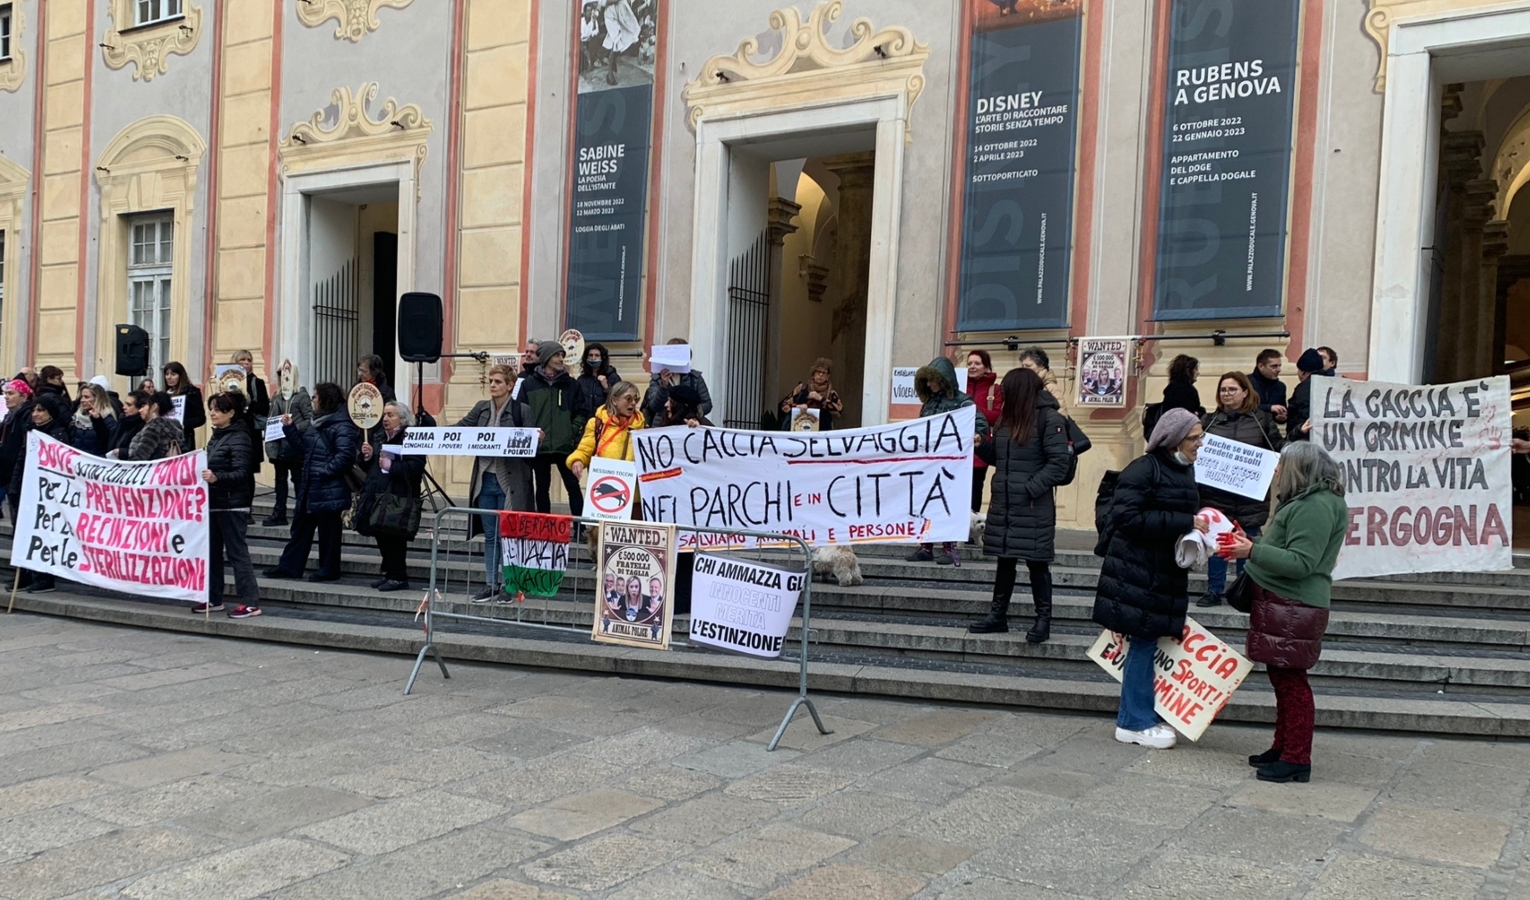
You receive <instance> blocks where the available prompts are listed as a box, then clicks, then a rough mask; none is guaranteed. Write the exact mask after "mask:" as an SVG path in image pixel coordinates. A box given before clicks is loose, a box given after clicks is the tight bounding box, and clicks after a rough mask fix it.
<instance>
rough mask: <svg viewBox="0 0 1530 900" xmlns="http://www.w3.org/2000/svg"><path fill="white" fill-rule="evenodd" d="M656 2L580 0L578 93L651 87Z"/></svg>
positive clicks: (655, 47) (656, 36) (656, 39)
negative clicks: (638, 86) (635, 86)
mask: <svg viewBox="0 0 1530 900" xmlns="http://www.w3.org/2000/svg"><path fill="white" fill-rule="evenodd" d="M658 12H659V2H658V0H582V2H581V3H580V5H579V21H578V22H576V23H575V26H574V27H575V28H577V29H578V30H579V93H581V94H584V93H589V92H591V91H603V90H607V89H609V88H617V87H631V86H633V85H639V84H653V66H654V61H655V59H656V57H657V56H658V49H659V29H658Z"/></svg>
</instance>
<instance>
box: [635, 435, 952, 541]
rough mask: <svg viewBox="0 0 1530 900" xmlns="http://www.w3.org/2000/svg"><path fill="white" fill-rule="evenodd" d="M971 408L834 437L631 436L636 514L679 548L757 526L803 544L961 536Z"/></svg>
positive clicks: (737, 537)
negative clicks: (672, 534) (662, 529)
mask: <svg viewBox="0 0 1530 900" xmlns="http://www.w3.org/2000/svg"><path fill="white" fill-rule="evenodd" d="M975 414H976V408H975V407H972V406H966V407H963V408H961V409H958V410H955V411H953V412H947V413H941V414H939V415H935V416H930V417H929V418H924V419H916V420H914V421H912V422H900V423H898V424H894V425H879V426H873V427H870V428H855V429H848V430H845V431H823V432H802V433H793V432H777V431H736V430H734V429H731V428H685V427H679V428H658V429H644V430H642V431H636V432H633V434H632V440H633V442H634V444H635V445H636V448H637V465H638V482H639V485H640V487H639V499H640V500H641V501H642V504H643V518H644V519H645V520H647V521H650V522H673V523H675V524H676V525H679V526H680V537H681V546H680V549H681V550H692V549H702V550H708V549H724V548H743V547H753V546H758V545H759V542H757V541H756V539H754V538H747V537H744V536H741V535H727V534H705V535H697V534H687V533H686V532H685V526H687V525H695V526H700V527H703V528H723V529H734V528H736V529H739V530H747V531H769V532H778V533H782V534H790V535H795V536H797V537H800V538H801V539H802V540H804V541H806V542H807V543H809V544H811V545H813V546H826V545H830V544H860V543H916V542H920V543H931V542H935V541H963V540H966V539H967V532H968V526H969V524H970V523H969V519H970V513H969V506H970V503H971V499H972V448H973V431H974V428H975V421H976V419H975Z"/></svg>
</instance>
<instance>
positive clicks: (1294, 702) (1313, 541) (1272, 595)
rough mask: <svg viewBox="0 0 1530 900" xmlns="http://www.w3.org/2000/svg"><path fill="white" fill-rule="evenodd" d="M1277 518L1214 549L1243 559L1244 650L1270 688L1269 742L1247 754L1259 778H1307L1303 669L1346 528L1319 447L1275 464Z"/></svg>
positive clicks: (1308, 714)
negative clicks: (1253, 537) (1247, 596)
mask: <svg viewBox="0 0 1530 900" xmlns="http://www.w3.org/2000/svg"><path fill="white" fill-rule="evenodd" d="M1273 487H1274V493H1275V503H1276V506H1275V515H1274V518H1272V519H1271V520H1270V524H1269V526H1268V527H1267V528H1265V531H1264V534H1263V535H1262V536H1260V537H1259V538H1258V539H1257V541H1250V540H1249V539H1248V536H1247V535H1245V534H1243V533H1242V532H1241V531H1240V532H1238V533H1236V534H1231V535H1226V536H1225V540H1224V544H1223V546H1222V548H1221V549H1220V550H1219V551H1218V552H1219V553H1220V554H1221V555H1222V556H1223V557H1224V558H1226V559H1230V560H1231V559H1246V560H1248V567H1247V569H1246V570H1245V571H1246V572H1247V574H1248V577H1249V581H1250V582H1252V583H1251V584H1250V585H1249V586H1248V589H1249V592H1250V593H1251V594H1252V597H1253V609H1252V610H1251V612H1250V621H1249V629H1248V643H1247V645H1246V651H1245V652H1246V653H1247V654H1248V658H1249V659H1251V660H1253V661H1254V662H1259V663H1264V665H1265V668H1266V670H1267V671H1268V673H1269V676H1270V686H1271V687H1273V688H1274V689H1275V741H1274V744H1273V746H1271V747H1270V749H1268V750H1266V751H1265V752H1263V753H1260V754H1257V755H1254V756H1250V757H1249V758H1248V764H1249V765H1251V766H1255V767H1257V768H1258V770H1259V771H1258V775H1259V780H1260V781H1276V782H1284V781H1307V780H1309V779H1310V778H1311V777H1312V729H1313V719H1314V716H1315V712H1316V711H1315V709H1314V707H1313V702H1312V687H1311V686H1310V685H1309V684H1308V683H1307V670H1308V669H1310V668H1312V667H1313V666H1315V665H1317V661H1318V657H1319V656H1320V655H1321V654H1322V652H1323V632H1324V631H1326V630H1327V628H1328V606H1329V602H1330V599H1331V597H1332V593H1333V569H1334V566H1335V564H1337V563H1338V561H1339V549H1340V548H1341V547H1343V545H1344V533H1345V531H1346V529H1347V528H1348V527H1349V507H1348V506H1347V505H1346V504H1345V502H1344V472H1343V470H1342V469H1340V468H1339V464H1338V463H1336V462H1334V461H1333V458H1332V457H1330V456H1329V455H1328V454H1327V453H1325V452H1323V448H1321V447H1319V446H1318V445H1316V444H1314V443H1312V442H1310V441H1298V442H1296V443H1293V444H1290V445H1288V446H1287V447H1286V449H1285V450H1283V451H1281V454H1280V464H1279V465H1278V466H1277V467H1276V469H1275V482H1274V485H1273Z"/></svg>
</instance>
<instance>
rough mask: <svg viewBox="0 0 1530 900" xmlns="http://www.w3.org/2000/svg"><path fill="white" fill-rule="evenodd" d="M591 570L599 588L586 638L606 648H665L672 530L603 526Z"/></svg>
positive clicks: (672, 561)
mask: <svg viewBox="0 0 1530 900" xmlns="http://www.w3.org/2000/svg"><path fill="white" fill-rule="evenodd" d="M595 567H596V571H598V572H599V574H600V590H599V592H598V593H597V595H596V597H595V627H594V630H593V631H592V633H591V635H590V636H591V637H592V638H594V639H595V640H597V641H601V642H604V643H607V644H625V645H627V646H629V647H650V648H653V649H655V650H668V649H669V629H670V626H671V624H672V623H673V621H674V615H675V609H674V588H675V585H674V573H675V526H673V525H657V524H654V523H652V522H606V523H603V524H602V525H601V526H600V541H599V546H598V548H597V550H596V552H595Z"/></svg>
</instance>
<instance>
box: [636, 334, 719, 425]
mask: <svg viewBox="0 0 1530 900" xmlns="http://www.w3.org/2000/svg"><path fill="white" fill-rule="evenodd" d="M666 343H668V344H670V345H675V344H684V343H685V338H670V339H669V340H668V341H667V342H666ZM677 384H683V385H685V386H686V387H688V388H690V389H691V390H693V391H695V392H696V394H697V396H699V397H701V406H700V409H701V413H702V415H706V414H707V413H709V412H711V411H712V394H711V393H710V392H709V391H708V390H707V380H706V379H705V378H704V377H702V375H701V371H700V370H698V369H691V370H690V371H689V372H686V373H684V374H681V375H676V374H675V373H673V372H671V371H670V370H668V369H660V370H659V371H657V372H655V373H653V374H652V375H651V376H650V377H649V379H648V393H646V394H644V395H643V418H644V419H646V420H648V421H650V422H654V421H657V420H658V419H659V418H660V417H661V416H663V415H664V401H665V400H668V399H669V389H670V388H672V387H674V386H675V385H677Z"/></svg>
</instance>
